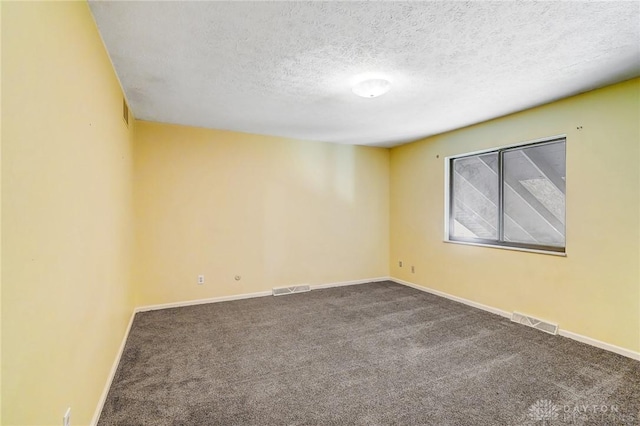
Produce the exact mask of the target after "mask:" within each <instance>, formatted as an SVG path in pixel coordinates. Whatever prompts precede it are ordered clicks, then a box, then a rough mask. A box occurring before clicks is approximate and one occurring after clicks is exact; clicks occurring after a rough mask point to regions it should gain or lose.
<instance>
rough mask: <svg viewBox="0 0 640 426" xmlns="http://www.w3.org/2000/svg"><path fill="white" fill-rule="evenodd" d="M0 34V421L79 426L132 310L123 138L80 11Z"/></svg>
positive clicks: (60, 10) (104, 59)
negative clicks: (66, 419)
mask: <svg viewBox="0 0 640 426" xmlns="http://www.w3.org/2000/svg"><path fill="white" fill-rule="evenodd" d="M2 31H3V34H2V35H3V37H2V89H3V90H2V249H3V250H2V319H3V321H2V347H3V349H4V351H3V354H2V355H3V358H2V380H3V386H2V392H3V393H2V415H3V418H2V423H3V424H5V425H14V424H22V425H60V424H62V416H63V414H64V412H65V410H66V408H67V407H68V406H70V407H71V417H72V424H73V425H86V424H88V423H89V422H90V420H91V417H92V415H93V412H94V410H95V408H96V405H97V403H98V400H99V396H100V394H101V392H102V389H103V387H104V385H105V381H106V379H107V376H108V372H109V370H110V368H111V365H112V363H113V361H114V358H115V356H116V352H117V349H118V347H119V345H120V342H121V339H122V337H123V334H124V331H125V328H126V325H127V322H128V320H129V318H130V315H131V312H132V309H133V302H132V295H131V294H130V293H131V292H130V289H129V286H130V282H131V279H130V273H131V267H130V263H131V254H132V248H133V238H132V223H133V205H132V156H133V155H132V147H131V140H132V135H133V131H132V129H131V130H128V129H127V128H126V127H125V125H124V123H123V120H122V93H121V90H120V86H119V83H118V81H117V79H116V77H115V74H114V72H113V68H112V66H111V63H110V62H109V58H108V56H107V54H106V52H105V49H104V47H103V45H102V42H101V40H100V37H99V35H98V32H97V29H96V27H95V24H94V21H93V18H92V16H91V14H90V12H89V8H88V6H87V4H86V3H84V2H78V3H73V2H68V3H67V2H65V3H58V2H55V3H48V2H38V3H18V2H16V3H13V2H3V4H2Z"/></svg>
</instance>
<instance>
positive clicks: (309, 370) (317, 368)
mask: <svg viewBox="0 0 640 426" xmlns="http://www.w3.org/2000/svg"><path fill="white" fill-rule="evenodd" d="M639 419H640V362H638V361H633V360H631V359H628V358H625V357H622V356H619V355H616V354H613V353H610V352H606V351H603V350H600V349H597V348H594V347H591V346H587V345H584V344H581V343H578V342H575V341H573V340H569V339H566V338H563V337H559V336H551V335H548V334H545V333H542V332H540V331H538V330H534V329H531V328H527V327H525V326H522V325H519V324H514V323H511V322H509V321H508V320H507V319H504V318H501V317H498V316H496V315H493V314H490V313H487V312H483V311H480V310H477V309H474V308H471V307H468V306H465V305H462V304H459V303H456V302H452V301H449V300H447V299H443V298H440V297H437V296H433V295H430V294H427V293H424V292H421V291H418V290H414V289H411V288H408V287H404V286H401V285H398V284H395V283H392V282H382V283H371V284H363V285H357V286H350V287H340V288H333V289H326V290H316V291H312V292H310V293H303V294H297V295H289V296H280V297H262V298H257V299H247V300H239V301H233V302H224V303H214V304H208V305H198V306H191V307H184V308H176V309H166V310H161V311H153V312H145V313H139V314H137V315H136V317H135V320H134V323H133V327H132V330H131V333H130V335H129V339H128V341H127V344H126V347H125V351H124V354H123V358H122V360H121V362H120V365H119V367H118V370H117V373H116V376H115V379H114V382H113V384H112V386H111V389H110V391H109V394H108V397H107V401H106V404H105V407H104V410H103V412H102V416H101V417H100V422H99V425H100V426H106V425H225V426H226V425H390V424H395V425H438V426H444V425H474V426H477V425H542V424H546V425H552V424H557V425H565V424H572V425H576V424H579V425H606V424H611V425H626V424H639V422H640V420H639Z"/></svg>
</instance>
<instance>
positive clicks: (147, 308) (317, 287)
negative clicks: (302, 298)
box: [133, 277, 390, 313]
mask: <svg viewBox="0 0 640 426" xmlns="http://www.w3.org/2000/svg"><path fill="white" fill-rule="evenodd" d="M386 280H390V278H389V277H377V278H366V279H363V280H353V281H340V282H335V283H327V284H316V285H311V286H309V287H310V288H311V290H320V289H323V288H331V287H342V286H346V285H356V284H366V283H371V282H379V281H386ZM272 294H273V293H272V291H271V290H269V291H259V292H256V293H243V294H234V295H231V296H221V297H211V298H207V299H196V300H186V301H182V302H171V303H161V304H158V305H146V306H138V307H137V308H135V309H134V310H133V311H134V313H135V312H147V311H155V310H158V309H169V308H180V307H183V306H193V305H203V304H206V303H218V302H229V301H231V300H242V299H251V298H254V297H264V296H271V295H272Z"/></svg>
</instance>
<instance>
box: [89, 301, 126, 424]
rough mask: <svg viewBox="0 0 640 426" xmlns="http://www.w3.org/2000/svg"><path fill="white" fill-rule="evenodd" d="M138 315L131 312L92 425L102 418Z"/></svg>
mask: <svg viewBox="0 0 640 426" xmlns="http://www.w3.org/2000/svg"><path fill="white" fill-rule="evenodd" d="M135 316H136V313H135V311H134V312H132V313H131V317H130V318H129V324H127V329H126V330H125V332H124V336H122V342H120V348H118V352H117V353H116V359H115V360H114V361H113V364H112V365H111V371H109V375H108V376H107V382H106V383H105V385H104V389H103V390H102V394H101V395H100V399H99V400H98V406H97V407H96V411H95V412H94V413H93V418H92V419H91V425H93V426H96V425H97V424H98V420H100V414H102V409H103V408H104V403H105V401H106V400H107V395H108V394H109V389H110V388H111V383H112V382H113V378H114V377H115V375H116V371H117V370H118V365H119V364H120V358H122V353H123V352H124V346H125V345H126V343H127V338H128V337H129V332H130V331H131V326H132V325H133V319H134V317H135Z"/></svg>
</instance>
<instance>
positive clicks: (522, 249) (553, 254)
mask: <svg viewBox="0 0 640 426" xmlns="http://www.w3.org/2000/svg"><path fill="white" fill-rule="evenodd" d="M443 242H445V243H449V244H462V245H465V246H478V247H489V248H494V249H502V250H512V251H524V252H527V253H537V254H547V255H551V256H559V257H567V253H566V252H565V253H560V252H557V251H548V250H535V249H527V248H521V247H508V246H498V245H493V244H482V243H470V242H468V241H454V240H443Z"/></svg>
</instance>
